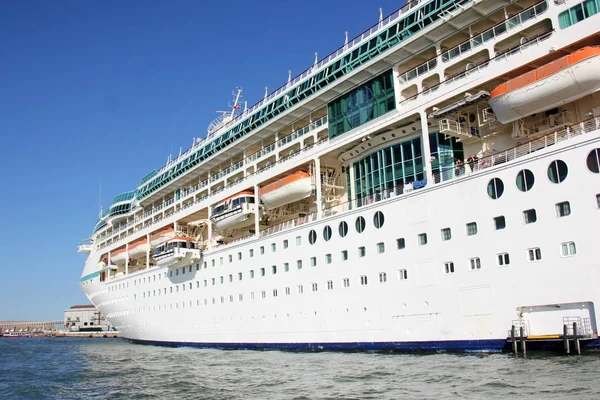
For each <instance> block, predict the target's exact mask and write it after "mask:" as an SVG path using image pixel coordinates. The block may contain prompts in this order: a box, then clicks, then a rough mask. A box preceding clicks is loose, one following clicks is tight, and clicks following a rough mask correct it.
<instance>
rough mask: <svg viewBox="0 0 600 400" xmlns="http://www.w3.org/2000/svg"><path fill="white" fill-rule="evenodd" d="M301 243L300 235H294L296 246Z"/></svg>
mask: <svg viewBox="0 0 600 400" xmlns="http://www.w3.org/2000/svg"><path fill="white" fill-rule="evenodd" d="M301 244H302V236H296V246H300V245H301Z"/></svg>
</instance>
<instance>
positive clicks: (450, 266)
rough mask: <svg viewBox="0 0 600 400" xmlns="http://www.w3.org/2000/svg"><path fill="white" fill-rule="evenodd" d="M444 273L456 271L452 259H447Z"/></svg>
mask: <svg viewBox="0 0 600 400" xmlns="http://www.w3.org/2000/svg"><path fill="white" fill-rule="evenodd" d="M444 273H445V274H453V273H454V263H453V262H452V261H447V262H445V263H444Z"/></svg>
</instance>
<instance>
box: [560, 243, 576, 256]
mask: <svg viewBox="0 0 600 400" xmlns="http://www.w3.org/2000/svg"><path fill="white" fill-rule="evenodd" d="M575 254H577V247H576V246H575V242H566V243H561V244H560V255H561V256H563V257H572V256H574V255H575Z"/></svg>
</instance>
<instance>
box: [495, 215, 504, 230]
mask: <svg viewBox="0 0 600 400" xmlns="http://www.w3.org/2000/svg"><path fill="white" fill-rule="evenodd" d="M504 228H506V218H504V215H501V216H499V217H495V218H494V229H496V230H497V231H499V230H501V229H504Z"/></svg>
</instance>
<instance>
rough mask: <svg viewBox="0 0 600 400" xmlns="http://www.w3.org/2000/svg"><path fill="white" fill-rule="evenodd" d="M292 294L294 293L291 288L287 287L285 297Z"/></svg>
mask: <svg viewBox="0 0 600 400" xmlns="http://www.w3.org/2000/svg"><path fill="white" fill-rule="evenodd" d="M291 293H292V292H291V290H290V288H289V287H286V288H285V295H286V296H289V295H290V294H291Z"/></svg>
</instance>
